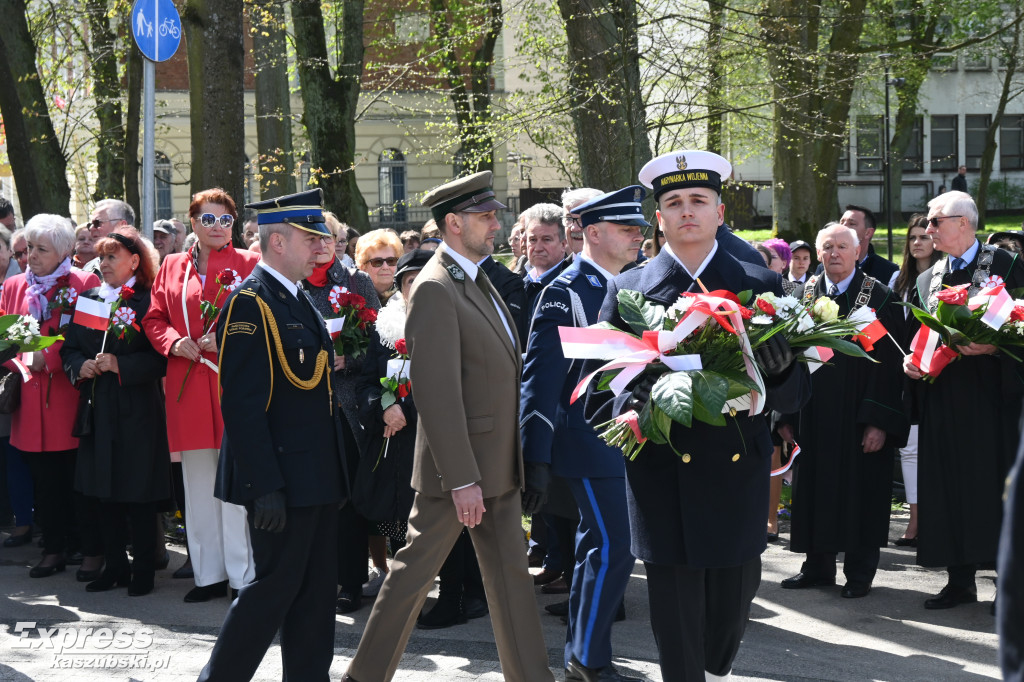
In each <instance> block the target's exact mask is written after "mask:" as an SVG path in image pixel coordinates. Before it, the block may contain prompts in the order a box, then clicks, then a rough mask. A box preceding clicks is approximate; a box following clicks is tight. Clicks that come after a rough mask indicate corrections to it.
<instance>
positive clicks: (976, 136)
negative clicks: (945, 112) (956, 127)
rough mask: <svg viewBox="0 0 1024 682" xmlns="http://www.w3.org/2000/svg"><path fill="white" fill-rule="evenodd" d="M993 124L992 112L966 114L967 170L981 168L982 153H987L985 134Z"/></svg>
mask: <svg viewBox="0 0 1024 682" xmlns="http://www.w3.org/2000/svg"><path fill="white" fill-rule="evenodd" d="M991 124H992V116H991V115H990V114H968V115H967V116H964V135H965V139H964V142H965V146H966V149H965V152H966V156H967V161H966V163H965V164H964V165H966V166H967V170H972V171H975V170H979V169H980V168H981V155H982V154H984V153H985V135H986V134H988V127H989V126H990V125H991Z"/></svg>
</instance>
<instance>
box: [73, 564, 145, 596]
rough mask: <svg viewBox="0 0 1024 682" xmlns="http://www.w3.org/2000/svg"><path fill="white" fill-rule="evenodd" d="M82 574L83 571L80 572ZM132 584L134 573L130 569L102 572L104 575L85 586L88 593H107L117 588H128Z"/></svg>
mask: <svg viewBox="0 0 1024 682" xmlns="http://www.w3.org/2000/svg"><path fill="white" fill-rule="evenodd" d="M79 572H81V571H79ZM131 582H132V571H131V569H130V568H123V569H116V568H114V569H108V570H105V571H102V575H100V576H99V578H97V579H96V580H93V581H92V582H91V583H89V584H88V585H86V586H85V591H86V592H106V591H107V590H112V589H114V588H115V587H128V585H129V584H131Z"/></svg>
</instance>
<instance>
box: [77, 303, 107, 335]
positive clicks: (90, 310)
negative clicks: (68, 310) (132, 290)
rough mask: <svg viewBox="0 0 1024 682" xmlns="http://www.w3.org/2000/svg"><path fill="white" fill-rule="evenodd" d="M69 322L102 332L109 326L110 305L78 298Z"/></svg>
mask: <svg viewBox="0 0 1024 682" xmlns="http://www.w3.org/2000/svg"><path fill="white" fill-rule="evenodd" d="M71 321H72V322H74V323H75V324H80V325H82V326H83V327H88V328H89V329H96V330H98V331H103V330H105V329H106V328H107V325H108V324H110V304H109V303H104V302H103V301H97V300H94V299H91V298H86V297H85V296H79V297H78V301H76V302H75V316H74V318H72V320H71Z"/></svg>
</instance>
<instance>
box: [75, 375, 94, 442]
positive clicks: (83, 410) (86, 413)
mask: <svg viewBox="0 0 1024 682" xmlns="http://www.w3.org/2000/svg"><path fill="white" fill-rule="evenodd" d="M91 435H92V387H91V386H90V387H89V388H86V387H84V386H83V387H82V391H81V392H80V393H79V394H78V411H77V412H75V423H74V424H72V426H71V436H72V437H74V438H82V437H83V436H91Z"/></svg>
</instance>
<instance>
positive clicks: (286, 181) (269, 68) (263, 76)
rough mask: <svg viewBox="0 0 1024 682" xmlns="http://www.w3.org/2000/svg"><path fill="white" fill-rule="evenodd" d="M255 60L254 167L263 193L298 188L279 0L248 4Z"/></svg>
mask: <svg viewBox="0 0 1024 682" xmlns="http://www.w3.org/2000/svg"><path fill="white" fill-rule="evenodd" d="M247 10H248V12H249V16H250V22H249V23H250V24H251V25H252V26H253V27H254V28H255V29H256V30H255V31H254V32H253V58H254V59H255V61H256V141H257V146H258V148H259V155H258V157H257V159H255V160H254V161H253V164H252V165H253V171H254V172H255V173H256V174H257V175H258V176H259V179H260V196H261V197H266V198H270V197H275V196H280V195H282V194H293V193H294V192H295V176H294V175H293V174H292V171H293V170H294V168H295V162H294V159H293V157H292V107H291V99H290V97H291V93H290V92H289V89H288V58H287V54H288V51H287V49H286V45H285V28H286V27H285V15H284V6H283V5H280V4H278V3H276V2H270V3H266V4H260V5H248V6H247Z"/></svg>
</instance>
